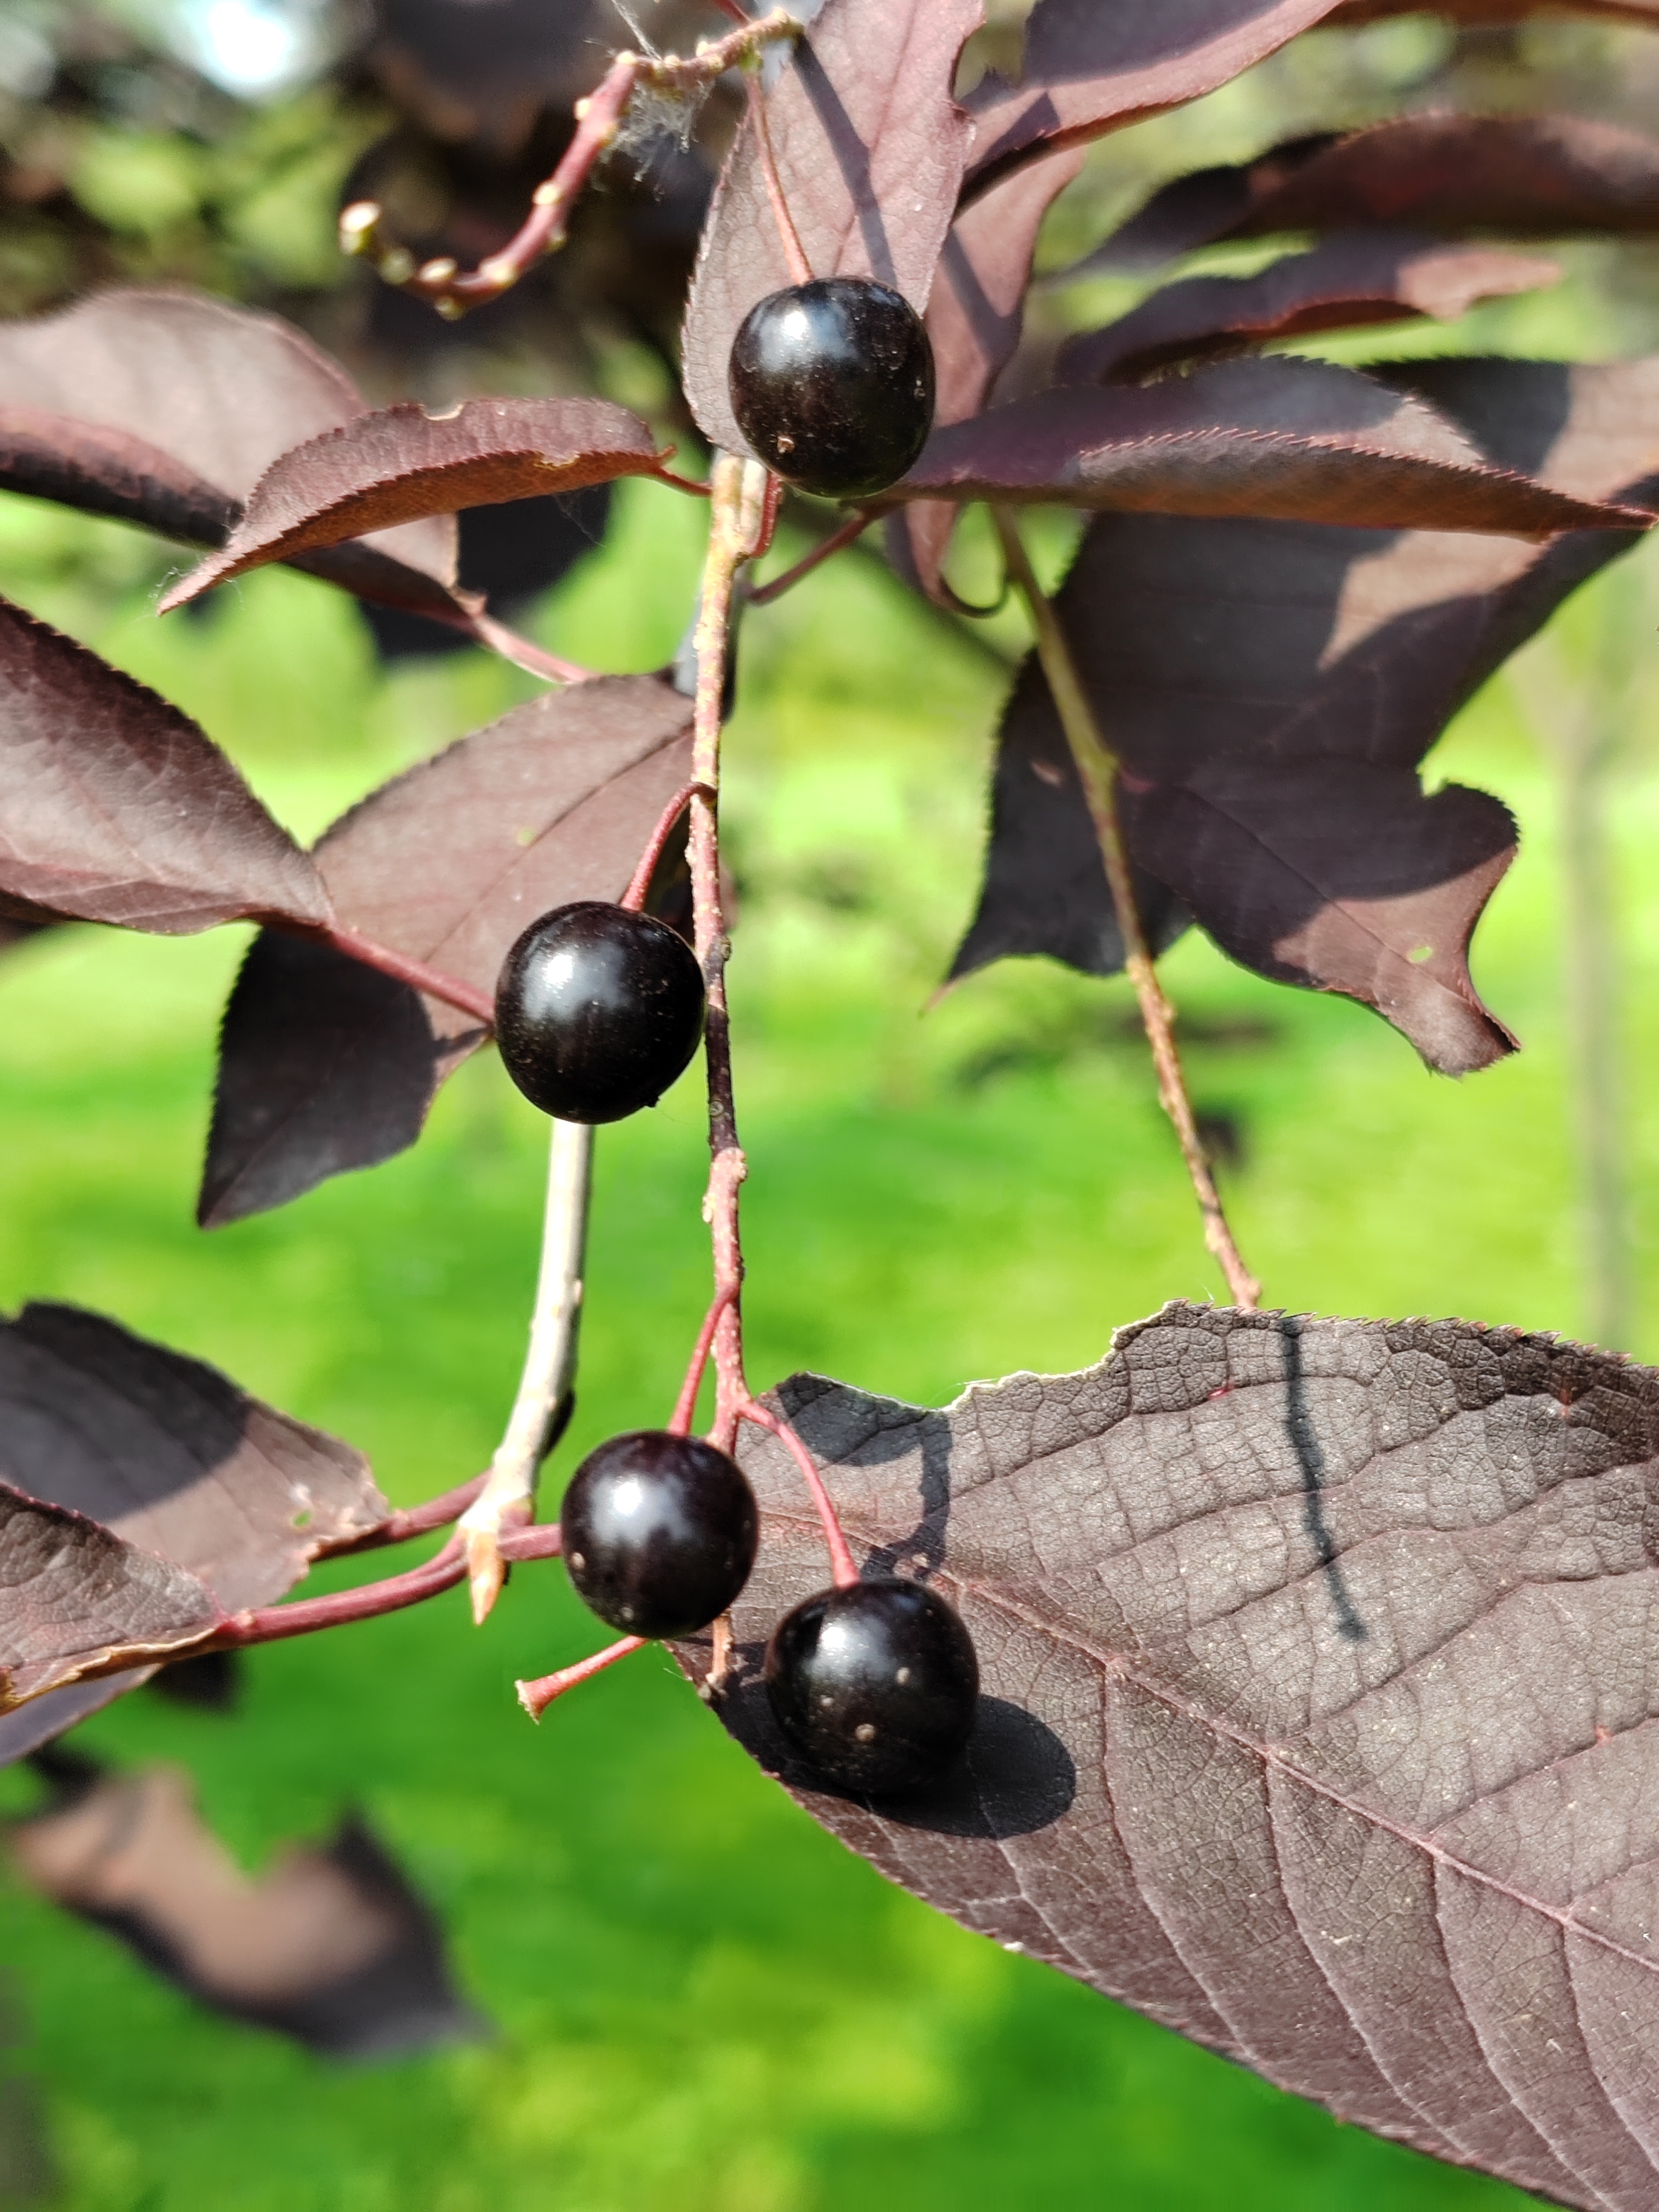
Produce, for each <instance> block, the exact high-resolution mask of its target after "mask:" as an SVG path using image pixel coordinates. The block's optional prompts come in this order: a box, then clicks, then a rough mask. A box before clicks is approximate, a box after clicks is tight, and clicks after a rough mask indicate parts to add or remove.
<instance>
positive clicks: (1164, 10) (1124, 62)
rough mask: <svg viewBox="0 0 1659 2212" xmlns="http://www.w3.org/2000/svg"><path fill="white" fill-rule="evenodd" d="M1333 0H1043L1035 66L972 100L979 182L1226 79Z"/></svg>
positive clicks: (1036, 16)
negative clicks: (1149, 0)
mask: <svg viewBox="0 0 1659 2212" xmlns="http://www.w3.org/2000/svg"><path fill="white" fill-rule="evenodd" d="M1332 4H1333V0H1156V4H1155V5H1149V6H1139V7H1121V6H1119V7H1103V6H1102V5H1101V4H1100V0H1038V4H1037V6H1036V8H1034V9H1032V11H1031V15H1030V21H1028V23H1027V25H1026V29H1025V65H1024V72H1023V74H1022V77H1021V82H1019V83H1018V85H1011V84H1009V83H1008V82H1006V80H1005V79H1003V78H1002V77H1000V76H997V75H996V74H995V73H993V74H991V75H990V76H987V77H986V79H985V80H984V82H982V83H981V84H980V85H978V86H976V87H975V90H974V92H973V94H972V95H971V96H970V98H969V103H968V104H969V111H970V112H971V113H972V115H973V118H974V120H975V125H977V132H976V136H975V140H974V154H973V161H972V165H971V167H969V174H968V181H969V190H970V191H972V190H975V189H980V190H982V189H983V188H984V186H985V185H987V184H990V183H992V182H993V181H994V180H995V179H997V178H999V177H1000V176H1002V175H1003V174H1004V173H1006V171H1007V170H1008V169H1010V168H1011V167H1014V166H1015V165H1016V164H1017V163H1018V162H1020V161H1029V160H1030V159H1031V158H1032V156H1033V155H1036V154H1039V153H1042V152H1043V151H1045V150H1047V149H1052V148H1054V147H1058V146H1080V145H1084V144H1086V143H1088V142H1089V141H1090V140H1091V139H1094V138H1098V137H1103V135H1104V134H1105V133H1106V132H1107V131H1118V130H1121V128H1122V127H1123V125H1125V124H1126V123H1133V122H1137V121H1139V119H1140V118H1142V117H1145V116H1148V115H1157V114H1158V113H1160V112H1162V111H1163V110H1164V108H1167V107H1179V106H1182V103H1183V102H1184V101H1186V100H1197V99H1199V98H1200V97H1201V96H1202V95H1203V94H1205V93H1206V92H1213V91H1214V90H1215V89H1216V88H1217V87H1218V85H1224V84H1225V83H1227V82H1229V81H1230V80H1231V78H1233V77H1236V76H1238V75H1239V74H1240V73H1241V72H1242V71H1243V70H1247V69H1250V68H1252V67H1253V66H1254V65H1255V64H1256V63H1257V62H1259V61H1261V60H1263V59H1265V58H1266V57H1267V55H1268V54H1271V53H1273V52H1276V51H1277V49H1278V48H1279V47H1280V46H1283V45H1284V44H1285V41H1286V40H1289V39H1293V38H1294V37H1295V36H1296V34H1297V32H1298V31H1305V30H1306V29H1307V28H1308V27H1309V26H1310V24H1313V23H1316V22H1318V21H1321V20H1322V17H1324V16H1326V15H1329V13H1330V11H1331V7H1332Z"/></svg>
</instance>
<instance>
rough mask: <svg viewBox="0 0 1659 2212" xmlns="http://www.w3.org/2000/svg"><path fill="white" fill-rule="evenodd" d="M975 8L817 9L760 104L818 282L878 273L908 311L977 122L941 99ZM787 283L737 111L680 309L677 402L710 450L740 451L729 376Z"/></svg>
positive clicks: (920, 0)
mask: <svg viewBox="0 0 1659 2212" xmlns="http://www.w3.org/2000/svg"><path fill="white" fill-rule="evenodd" d="M982 15H983V9H982V6H981V0H824V5H823V8H822V9H820V10H819V11H818V12H817V15H815V16H814V18H813V20H812V21H811V25H810V27H809V28H808V30H807V32H806V34H805V37H804V38H803V39H801V40H799V42H798V43H797V46H796V47H795V50H794V52H793V54H792V55H791V56H790V58H788V60H787V62H786V63H785V64H784V66H783V70H782V73H781V76H780V77H779V79H778V82H776V84H775V86H774V87H773V88H772V89H771V91H770V92H769V94H767V102H766V105H767V114H768V117H769V127H770V132H771V138H772V144H773V148H774V150H775V154H776V157H777V167H778V175H779V178H780V179H781V183H782V186H783V191H784V197H785V198H786V200H787V203H788V206H789V212H790V214H791V216H793V220H794V223H795V228H796V229H797V230H798V231H799V234H800V240H801V244H802V246H803V247H804V248H805V253H806V258H807V261H808V263H809V264H811V270H812V273H813V275H814V276H874V277H877V278H878V279H879V280H880V281H881V283H884V284H890V285H891V286H893V288H894V289H896V291H900V292H902V293H903V295H904V296H905V297H906V299H908V301H910V303H911V305H912V306H913V307H915V308H916V309H917V310H918V311H919V312H920V311H921V309H923V308H925V307H926V306H927V295H928V291H929V288H930V287H931V285H932V283H933V271H934V266H935V264H936V263H937V262H938V260H939V249H940V247H941V246H943V245H944V242H945V232H946V230H947V229H948V228H949V227H950V222H951V213H952V210H954V209H955V206H956V204H957V192H958V190H959V189H960V186H961V183H962V174H963V165H964V163H965V162H966V161H967V158H968V149H969V143H970V141H971V138H972V127H971V125H969V120H968V118H967V116H966V115H965V114H964V113H963V111H962V109H961V108H959V107H958V106H957V104H956V102H955V100H953V99H952V98H951V83H952V81H953V78H954V75H955V71H956V66H957V58H958V56H959V55H960V53H961V52H962V48H963V42H964V41H965V40H967V38H968V37H969V33H971V32H973V31H974V30H975V29H976V28H977V27H978V26H979V23H980V21H981V17H982ZM791 281H792V279H791V276H790V273H789V267H788V264H787V261H786V260H785V258H784V255H783V248H782V246H781V244H780V243H779V240H778V233H777V225H776V223H775V221H774V218H773V215H772V209H771V204H770V202H769V199H768V197H767V193H766V185H765V182H764V179H763V175H762V173H761V167H760V161H759V159H758V156H757V151H756V146H755V140H754V127H753V122H752V118H750V117H748V116H745V118H744V123H743V125H742V128H741V129H740V131H738V137H737V140H736V143H734V144H733V146H732V151H731V154H730V155H729V156H728V157H727V160H726V167H725V168H724V170H723V171H722V172H721V175H720V183H719V185H718V186H717V187H716V189H715V193H714V205H713V207H712V209H711V210H710V211H709V216H708V226H707V228H706V229H705V230H704V233H703V242H702V251H701V252H700V253H699V255H698V258H697V270H696V278H695V280H694V282H693V283H692V287H691V297H690V304H689V306H688V307H687V309H686V319H685V335H684V384H685V395H686V398H687V399H688V400H689V401H690V405H691V411H692V413H693V415H695V416H696V420H697V423H698V426H699V428H701V429H702V433H703V435H704V436H705V437H706V438H708V441H709V442H710V443H711V444H712V445H714V446H720V447H725V448H726V450H727V451H728V452H730V453H746V452H747V451H748V446H747V443H746V441H745V440H744V435H743V433H742V432H741V431H740V430H739V429H738V426H737V422H736V420H735V419H734V417H733V416H732V402H731V398H730V395H729V394H728V392H727V390H726V365H727V362H728V361H729V360H730V357H731V352H732V339H733V338H734V337H736V336H737V332H738V325H739V324H740V323H741V322H742V321H743V319H744V316H745V315H746V314H747V313H749V310H750V308H751V307H753V306H754V305H755V303H756V301H757V300H763V299H764V298H765V297H766V296H767V295H768V294H769V293H771V292H776V291H780V290H781V289H783V288H784V287H785V286H786V285H787V284H788V283H791Z"/></svg>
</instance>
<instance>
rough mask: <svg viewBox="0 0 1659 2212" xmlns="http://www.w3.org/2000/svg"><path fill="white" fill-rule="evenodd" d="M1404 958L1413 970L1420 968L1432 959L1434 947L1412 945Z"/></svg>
mask: <svg viewBox="0 0 1659 2212" xmlns="http://www.w3.org/2000/svg"><path fill="white" fill-rule="evenodd" d="M1406 957H1407V960H1409V961H1410V962H1411V963H1412V965H1413V968H1420V967H1421V966H1422V965H1423V963H1424V962H1425V960H1432V959H1433V957H1434V947H1433V945H1413V947H1412V949H1411V951H1409V952H1408V953H1407V955H1406Z"/></svg>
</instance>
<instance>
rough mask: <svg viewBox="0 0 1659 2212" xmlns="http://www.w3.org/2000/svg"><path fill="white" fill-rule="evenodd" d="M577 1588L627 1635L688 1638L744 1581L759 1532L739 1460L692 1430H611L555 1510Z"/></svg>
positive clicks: (752, 1495) (726, 1603)
mask: <svg viewBox="0 0 1659 2212" xmlns="http://www.w3.org/2000/svg"><path fill="white" fill-rule="evenodd" d="M559 1527H560V1529H561V1531H562V1536H563V1548H564V1563H565V1565H566V1566H567V1568H568V1570H569V1572H570V1579H571V1581H572V1582H573V1583H574V1584H575V1586H576V1595H578V1596H579V1597H580V1599H581V1601H582V1602H583V1603H584V1604H585V1605H587V1606H590V1607H592V1610H593V1611H594V1612H595V1613H598V1614H599V1619H600V1620H608V1621H609V1622H610V1623H611V1626H612V1627H613V1628H619V1629H621V1631H622V1632H623V1635H624V1636H689V1635H690V1632H691V1631H692V1630H693V1629H694V1628H706V1627H707V1626H708V1624H709V1622H710V1621H711V1620H714V1619H715V1618H716V1617H717V1616H718V1615H719V1614H720V1613H724V1612H725V1611H726V1607H727V1606H729V1605H730V1604H731V1602H732V1600H733V1599H734V1598H735V1597H736V1596H737V1595H738V1591H739V1590H740V1589H742V1588H743V1586H744V1583H746V1582H747V1581H748V1579H749V1570H750V1567H752V1566H753V1565H754V1564H755V1546H756V1544H757V1542H758V1541H759V1537H760V1518H759V1516H758V1514H757V1512H756V1510H755V1493H754V1492H753V1491H752V1490H750V1487H749V1484H748V1481H747V1480H746V1479H745V1477H744V1473H743V1470H742V1468H739V1467H738V1463H737V1462H736V1461H735V1460H732V1459H728V1458H727V1456H726V1454H725V1453H724V1452H723V1451H717V1450H716V1449H714V1445H713V1444H708V1443H702V1441H701V1440H700V1439H699V1438H698V1437H676V1436H671V1435H670V1434H669V1433H668V1431H666V1430H665V1429H637V1430H635V1431H634V1432H633V1433H632V1434H631V1435H629V1436H625V1437H611V1441H610V1443H608V1444H601V1445H600V1446H599V1449H598V1450H597V1451H592V1452H589V1454H588V1455H587V1457H586V1459H585V1460H584V1461H583V1462H582V1463H581V1465H580V1467H579V1468H577V1469H576V1472H575V1473H574V1474H573V1475H572V1476H571V1478H570V1487H569V1488H568V1490H567V1491H566V1492H565V1494H564V1504H563V1505H562V1507H561V1508H560V1510H559Z"/></svg>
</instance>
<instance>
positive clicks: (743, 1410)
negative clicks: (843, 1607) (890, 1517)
mask: <svg viewBox="0 0 1659 2212" xmlns="http://www.w3.org/2000/svg"><path fill="white" fill-rule="evenodd" d="M738 1418H739V1419H742V1420H745V1421H752V1422H753V1423H754V1425H755V1426H756V1427H757V1429H764V1430H765V1431H767V1432H768V1434H769V1435H770V1436H775V1437H776V1438H777V1440H778V1442H779V1443H781V1445H783V1447H784V1449H786V1450H787V1452H788V1453H789V1454H790V1455H791V1456H792V1457H793V1460H794V1462H795V1464H796V1466H797V1467H798V1468H799V1469H800V1471H801V1474H803V1475H804V1476H805V1481H806V1487H807V1489H808V1490H809V1491H810V1492H811V1496H812V1503H813V1504H814V1505H815V1506H816V1507H817V1516H818V1519H819V1521H820V1522H822V1524H823V1541H824V1542H825V1543H826V1544H827V1545H828V1546H829V1568H830V1577H829V1578H830V1580H831V1581H832V1582H833V1583H835V1585H836V1589H851V1588H852V1586H853V1584H854V1583H855V1582H856V1581H857V1580H858V1578H859V1571H858V1568H857V1567H856V1566H855V1565H854V1561H853V1554H852V1553H851V1552H850V1551H849V1550H848V1546H847V1538H846V1536H845V1535H844V1534H842V1525H841V1522H840V1520H839V1518H838V1517H837V1516H836V1509H835V1506H834V1504H832V1503H831V1501H830V1497H829V1492H828V1491H827V1490H826V1489H825V1488H824V1486H823V1476H822V1475H821V1474H819V1473H818V1471H817V1468H816V1467H815V1466H814V1465H813V1463H812V1455H811V1452H810V1451H808V1450H807V1449H806V1447H805V1444H804V1443H802V1442H801V1440H800V1438H799V1437H798V1436H797V1435H796V1434H795V1432H794V1431H793V1429H792V1428H791V1427H790V1425H789V1424H788V1422H787V1421H781V1420H780V1419H778V1417H777V1415H776V1414H775V1413H770V1412H769V1411H768V1410H767V1408H766V1407H764V1406H763V1405H762V1404H761V1402H760V1401H759V1400H758V1399H757V1398H750V1400H749V1401H747V1402H746V1404H744V1405H743V1406H742V1407H739V1408H738Z"/></svg>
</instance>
